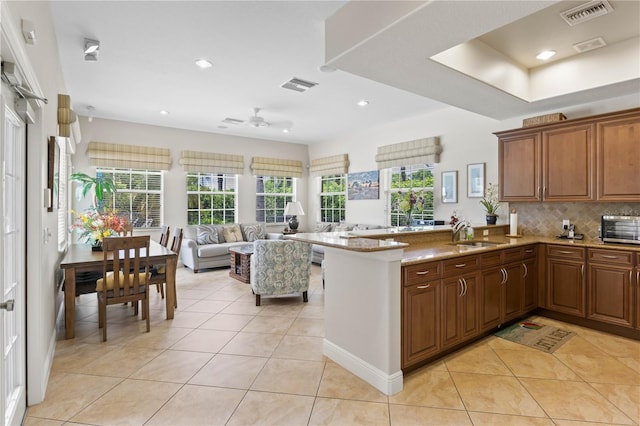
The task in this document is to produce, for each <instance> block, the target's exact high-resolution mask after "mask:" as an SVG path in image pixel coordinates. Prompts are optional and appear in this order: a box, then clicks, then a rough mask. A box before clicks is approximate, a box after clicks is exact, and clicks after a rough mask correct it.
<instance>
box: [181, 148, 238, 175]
mask: <svg viewBox="0 0 640 426" xmlns="http://www.w3.org/2000/svg"><path fill="white" fill-rule="evenodd" d="M180 164H181V165H182V168H183V169H184V171H185V172H198V173H228V174H232V175H241V174H243V173H244V157H243V156H242V155H232V154H219V153H216V152H198V151H182V153H181V155H180Z"/></svg>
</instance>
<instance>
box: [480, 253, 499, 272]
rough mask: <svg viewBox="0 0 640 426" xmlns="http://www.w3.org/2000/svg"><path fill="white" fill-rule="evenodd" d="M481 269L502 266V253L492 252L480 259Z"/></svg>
mask: <svg viewBox="0 0 640 426" xmlns="http://www.w3.org/2000/svg"><path fill="white" fill-rule="evenodd" d="M480 262H481V263H482V267H483V268H490V267H492V266H499V265H502V251H492V252H490V253H485V254H483V255H482V256H481V257H480Z"/></svg>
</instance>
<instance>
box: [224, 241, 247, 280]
mask: <svg viewBox="0 0 640 426" xmlns="http://www.w3.org/2000/svg"><path fill="white" fill-rule="evenodd" d="M229 254H230V255H231V259H230V262H231V270H230V271H229V276H230V277H232V278H235V279H237V280H240V281H242V282H243V283H249V282H251V255H252V254H253V244H251V245H246V246H241V247H233V248H230V249H229Z"/></svg>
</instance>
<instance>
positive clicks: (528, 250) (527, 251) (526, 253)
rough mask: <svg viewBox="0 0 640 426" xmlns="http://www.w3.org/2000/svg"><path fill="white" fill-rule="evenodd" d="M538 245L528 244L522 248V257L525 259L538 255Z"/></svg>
mask: <svg viewBox="0 0 640 426" xmlns="http://www.w3.org/2000/svg"><path fill="white" fill-rule="evenodd" d="M536 252H537V250H536V246H526V247H524V248H523V249H522V257H523V258H524V259H531V258H532V257H536V254H537V253H536Z"/></svg>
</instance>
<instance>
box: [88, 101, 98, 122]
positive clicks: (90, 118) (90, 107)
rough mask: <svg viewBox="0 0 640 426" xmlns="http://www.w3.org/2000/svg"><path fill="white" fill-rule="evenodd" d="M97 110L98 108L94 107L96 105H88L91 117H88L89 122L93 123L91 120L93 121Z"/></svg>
mask: <svg viewBox="0 0 640 426" xmlns="http://www.w3.org/2000/svg"><path fill="white" fill-rule="evenodd" d="M95 110H96V109H95V108H94V106H93V105H89V106H87V114H88V115H89V117H87V121H88V122H89V123H91V122H92V121H93V112H94V111H95Z"/></svg>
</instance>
